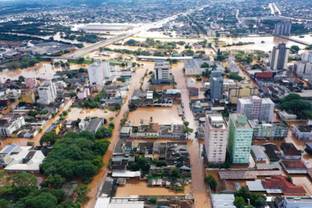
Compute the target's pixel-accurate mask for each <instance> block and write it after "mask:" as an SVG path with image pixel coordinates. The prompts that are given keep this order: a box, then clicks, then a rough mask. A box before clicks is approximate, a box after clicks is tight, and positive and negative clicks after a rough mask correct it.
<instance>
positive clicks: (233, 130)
mask: <svg viewBox="0 0 312 208" xmlns="http://www.w3.org/2000/svg"><path fill="white" fill-rule="evenodd" d="M252 135H253V129H252V128H251V126H250V124H249V122H248V120H247V117H246V116H245V115H243V114H238V113H235V114H231V115H230V120H229V145H228V150H229V153H230V157H231V160H232V163H234V164H248V163H249V157H250V149H251V141H252Z"/></svg>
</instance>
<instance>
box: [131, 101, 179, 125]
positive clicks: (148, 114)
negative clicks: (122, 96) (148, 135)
mask: <svg viewBox="0 0 312 208" xmlns="http://www.w3.org/2000/svg"><path fill="white" fill-rule="evenodd" d="M151 118H152V120H153V122H155V123H159V124H182V123H183V122H182V119H181V117H180V116H179V114H178V107H177V106H176V105H173V106H172V107H146V108H138V109H136V110H135V111H132V112H130V113H129V117H128V121H130V122H131V124H134V125H139V124H140V122H141V120H142V121H143V122H144V123H145V124H146V123H148V122H149V121H150V119H151Z"/></svg>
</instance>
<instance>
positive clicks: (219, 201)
mask: <svg viewBox="0 0 312 208" xmlns="http://www.w3.org/2000/svg"><path fill="white" fill-rule="evenodd" d="M211 198H212V207H213V208H235V205H234V200H235V197H234V194H212V195H211Z"/></svg>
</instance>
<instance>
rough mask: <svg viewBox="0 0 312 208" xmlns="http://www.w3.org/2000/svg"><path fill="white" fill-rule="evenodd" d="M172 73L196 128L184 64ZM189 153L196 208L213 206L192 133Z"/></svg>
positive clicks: (190, 120)
mask: <svg viewBox="0 0 312 208" xmlns="http://www.w3.org/2000/svg"><path fill="white" fill-rule="evenodd" d="M172 73H173V75H174V77H175V81H176V82H177V89H180V90H181V92H182V103H183V106H184V112H185V118H186V120H187V121H188V122H189V127H190V128H192V129H194V132H195V130H196V123H195V120H194V116H193V113H192V111H191V109H190V106H189V103H190V100H189V93H188V90H187V87H186V79H185V77H184V74H183V64H182V63H178V64H176V65H173V70H172ZM189 139H190V142H189V145H188V147H189V153H190V161H191V167H192V187H191V191H192V194H193V197H194V200H195V208H205V207H211V199H210V197H209V195H208V193H207V189H206V186H205V183H204V175H205V173H204V165H203V160H202V158H201V145H200V143H199V142H198V141H197V140H196V139H195V134H194V133H192V134H191V135H190V136H189Z"/></svg>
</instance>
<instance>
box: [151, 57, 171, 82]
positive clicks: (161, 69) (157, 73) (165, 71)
mask: <svg viewBox="0 0 312 208" xmlns="http://www.w3.org/2000/svg"><path fill="white" fill-rule="evenodd" d="M171 81H172V74H171V69H170V64H169V62H167V61H157V62H155V70H154V80H153V83H155V84H162V83H170V82H171Z"/></svg>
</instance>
